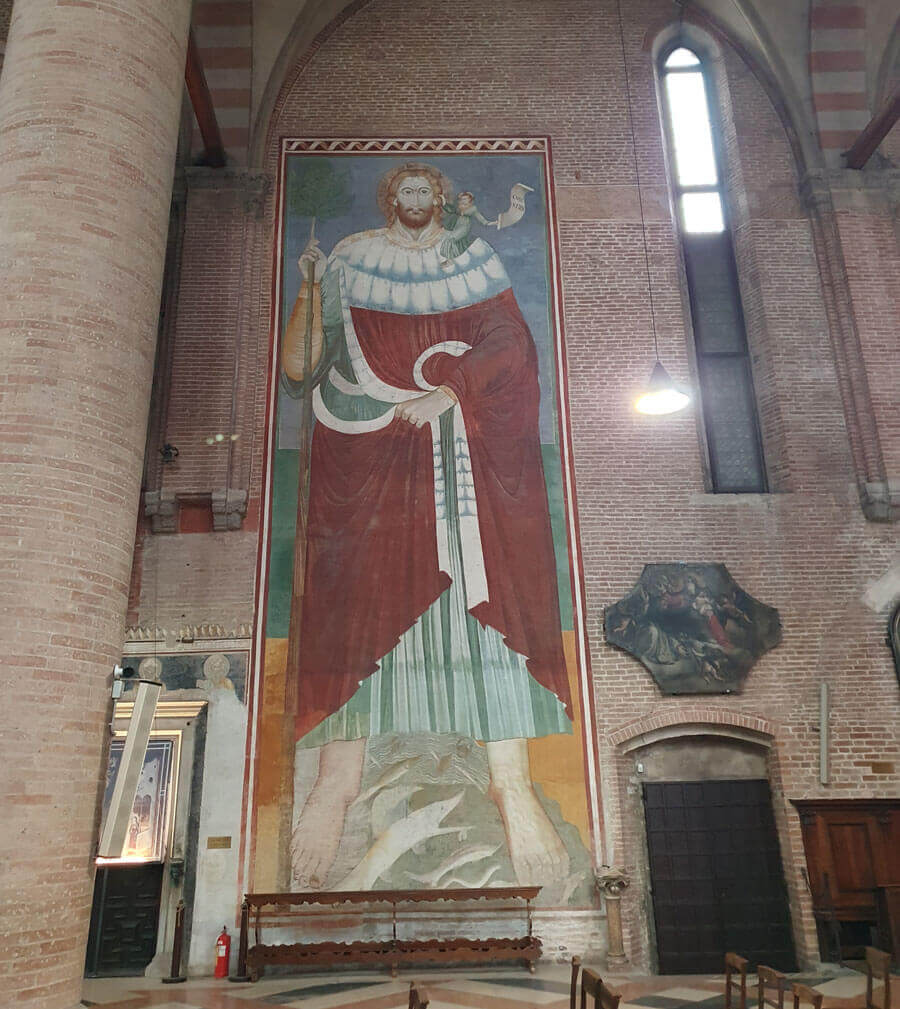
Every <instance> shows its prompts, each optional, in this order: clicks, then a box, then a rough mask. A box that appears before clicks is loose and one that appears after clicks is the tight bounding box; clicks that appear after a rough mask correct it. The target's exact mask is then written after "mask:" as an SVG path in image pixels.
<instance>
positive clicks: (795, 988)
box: [791, 982, 825, 1009]
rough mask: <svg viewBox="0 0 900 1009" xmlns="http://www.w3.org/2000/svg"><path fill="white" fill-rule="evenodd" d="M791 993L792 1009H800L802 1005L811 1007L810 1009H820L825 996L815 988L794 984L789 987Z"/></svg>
mask: <svg viewBox="0 0 900 1009" xmlns="http://www.w3.org/2000/svg"><path fill="white" fill-rule="evenodd" d="M791 992H792V993H793V995H794V1009H800V1007H801V1006H802V1005H809V1006H812V1009H822V999H824V998H825V996H824V995H823V994H822V993H821V992H820V991H816V990H815V988H809V987H808V986H807V985H805V984H800V983H799V982H795V983H794V984H792V985H791Z"/></svg>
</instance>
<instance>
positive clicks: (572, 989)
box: [569, 956, 581, 1009]
mask: <svg viewBox="0 0 900 1009" xmlns="http://www.w3.org/2000/svg"><path fill="white" fill-rule="evenodd" d="M580 967H581V957H580V956H573V957H572V981H571V984H570V985H569V1009H575V1000H576V999H577V997H578V971H579V969H580Z"/></svg>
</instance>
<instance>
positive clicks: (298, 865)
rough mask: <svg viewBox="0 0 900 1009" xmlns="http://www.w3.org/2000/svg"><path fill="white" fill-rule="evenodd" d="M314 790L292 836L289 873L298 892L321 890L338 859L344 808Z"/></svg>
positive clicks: (345, 809)
mask: <svg viewBox="0 0 900 1009" xmlns="http://www.w3.org/2000/svg"><path fill="white" fill-rule="evenodd" d="M322 791H323V790H322V789H319V788H314V789H313V791H312V792H311V793H310V796H309V798H308V799H307V800H306V805H305V806H304V807H303V812H302V813H301V814H300V820H299V822H298V823H297V826H296V827H295V828H294V833H293V835H292V836H291V873H292V875H293V877H294V883H295V884H296V886H297V889H299V890H321V889H323V888H324V887H325V880H326V879H327V878H328V872H329V870H330V869H331V866H332V865H333V864H334V860H335V858H336V857H337V853H338V848H339V847H340V844H341V835H342V834H343V832H344V816H345V814H346V812H347V805H349V803H347V804H343V803H340V804H339V803H336V802H335V801H334V799H333V797H330V796H326V795H323V794H322Z"/></svg>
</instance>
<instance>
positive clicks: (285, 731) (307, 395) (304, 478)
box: [278, 217, 316, 891]
mask: <svg viewBox="0 0 900 1009" xmlns="http://www.w3.org/2000/svg"><path fill="white" fill-rule="evenodd" d="M315 236H316V219H315V217H314V218H313V219H312V226H311V227H310V230H309V240H310V242H312V241H313V240H314V239H315ZM315 274H316V264H315V262H312V263H308V264H307V270H306V284H307V288H306V338H305V342H304V347H303V381H304V389H303V401H302V405H301V410H300V449H299V468H298V469H299V472H298V475H297V526H296V532H295V534H294V563H293V569H292V577H291V614H290V622H289V624H288V648H287V665H286V667H285V674H284V718H283V719H282V723H281V782H280V788H279V810H278V813H279V816H278V888H279V889H280V890H283V891H290V890H291V889H292V884H293V879H292V871H291V834H292V832H293V813H294V746H295V742H296V740H295V738H294V724H295V717H296V711H297V671H298V669H299V668H300V648H301V641H300V622H301V619H302V616H303V593H304V586H305V584H306V548H307V522H308V518H309V463H310V446H311V441H312V419H313V414H312V383H311V382H310V377H311V375H312V336H313V289H314V285H315Z"/></svg>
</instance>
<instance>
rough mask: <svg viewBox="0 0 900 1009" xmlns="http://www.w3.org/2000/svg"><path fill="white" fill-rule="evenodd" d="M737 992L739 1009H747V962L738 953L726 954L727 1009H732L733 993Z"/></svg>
mask: <svg viewBox="0 0 900 1009" xmlns="http://www.w3.org/2000/svg"><path fill="white" fill-rule="evenodd" d="M735 990H737V993H738V1004H737V1009H747V961H746V960H745V959H744V958H743V957H742V956H738V955H737V953H726V954H725V1009H732V1005H731V996H732V992H733V991H735Z"/></svg>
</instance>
